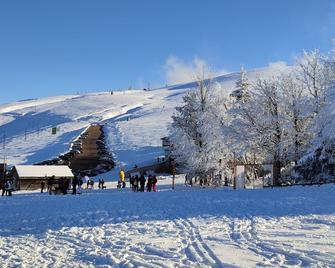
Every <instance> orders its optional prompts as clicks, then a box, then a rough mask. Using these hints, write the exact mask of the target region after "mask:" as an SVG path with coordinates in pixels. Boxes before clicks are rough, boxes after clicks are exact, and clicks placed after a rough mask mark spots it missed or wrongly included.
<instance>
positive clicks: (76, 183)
mask: <svg viewBox="0 0 335 268" xmlns="http://www.w3.org/2000/svg"><path fill="white" fill-rule="evenodd" d="M78 184H79V180H78V177H77V176H75V177H74V178H73V180H72V194H77V186H78Z"/></svg>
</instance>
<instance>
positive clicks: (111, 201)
mask: <svg viewBox="0 0 335 268" xmlns="http://www.w3.org/2000/svg"><path fill="white" fill-rule="evenodd" d="M178 182H179V183H180V184H179V185H178V186H177V188H176V190H174V191H172V190H170V183H171V181H170V180H169V178H167V179H166V180H165V181H160V182H159V185H160V186H159V187H158V189H159V191H158V192H156V193H132V192H131V191H130V190H129V189H122V190H119V189H115V188H114V189H107V190H93V191H85V192H84V193H83V194H82V195H77V196H72V195H67V196H49V195H47V194H40V193H36V192H35V193H21V194H17V193H16V194H14V196H12V197H11V198H9V197H8V198H5V197H3V198H2V200H1V202H0V209H1V211H2V217H1V220H0V266H1V267H141V266H142V267H260V266H264V267H301V266H302V267H335V203H334V194H335V186H334V185H323V186H321V187H318V186H313V187H290V188H277V189H270V188H269V189H260V190H231V189H201V188H190V187H184V186H182V178H180V179H179V181H178Z"/></svg>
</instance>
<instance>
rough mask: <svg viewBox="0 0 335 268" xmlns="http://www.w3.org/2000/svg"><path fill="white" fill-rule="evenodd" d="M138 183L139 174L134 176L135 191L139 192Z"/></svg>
mask: <svg viewBox="0 0 335 268" xmlns="http://www.w3.org/2000/svg"><path fill="white" fill-rule="evenodd" d="M138 184H139V178H138V175H135V176H134V177H133V191H134V192H138Z"/></svg>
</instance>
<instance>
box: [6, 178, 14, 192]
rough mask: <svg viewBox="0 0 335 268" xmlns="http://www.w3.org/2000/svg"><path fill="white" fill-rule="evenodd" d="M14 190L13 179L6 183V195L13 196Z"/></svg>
mask: <svg viewBox="0 0 335 268" xmlns="http://www.w3.org/2000/svg"><path fill="white" fill-rule="evenodd" d="M12 190H13V183H12V181H10V180H8V181H6V183H5V192H6V196H7V195H8V196H12Z"/></svg>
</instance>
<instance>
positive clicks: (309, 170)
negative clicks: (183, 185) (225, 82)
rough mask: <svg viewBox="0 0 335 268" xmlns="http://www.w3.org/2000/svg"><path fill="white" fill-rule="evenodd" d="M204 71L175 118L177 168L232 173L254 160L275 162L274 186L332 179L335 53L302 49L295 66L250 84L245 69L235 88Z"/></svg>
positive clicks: (172, 134) (172, 137)
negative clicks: (224, 85)
mask: <svg viewBox="0 0 335 268" xmlns="http://www.w3.org/2000/svg"><path fill="white" fill-rule="evenodd" d="M204 73H205V72H204ZM204 73H203V74H201V75H200V76H199V75H198V77H197V79H196V80H197V87H196V88H195V89H194V90H190V91H189V92H188V93H187V94H186V95H185V96H184V97H183V104H182V106H180V107H177V108H176V112H175V114H174V115H173V117H172V119H173V123H172V125H171V128H170V135H169V138H170V140H171V143H172V144H173V146H172V152H171V156H172V158H174V159H175V161H176V162H177V163H178V165H179V166H178V167H179V169H182V170H183V171H184V172H187V173H192V174H194V175H195V176H196V177H198V178H201V177H204V176H208V175H209V174H215V173H220V174H224V175H227V176H231V175H232V174H231V172H232V165H233V163H245V164H247V163H251V162H257V163H272V164H273V166H274V184H276V185H279V184H283V183H287V182H293V183H296V182H301V181H304V182H320V181H327V180H332V179H333V178H334V176H333V169H334V167H333V163H332V162H333V161H334V163H335V139H334V134H333V133H334V130H335V120H334V119H333V118H334V112H335V97H334V96H335V94H334V93H335V87H334V81H335V53H334V51H332V52H329V53H327V54H322V53H320V52H319V51H318V50H313V51H308V52H307V51H304V52H303V53H302V55H301V56H299V57H298V58H297V59H296V62H295V64H294V65H293V66H289V67H287V68H284V69H283V70H282V71H277V72H275V73H273V74H272V75H271V76H269V77H258V78H257V79H254V80H253V81H250V80H249V79H248V75H247V72H246V71H245V70H244V69H243V68H242V69H241V72H240V73H239V74H238V79H237V80H236V82H235V86H234V88H224V87H223V86H222V84H220V83H219V82H216V81H215V79H210V78H208V77H207V75H205V74H204ZM333 154H334V156H333ZM210 177H211V178H212V177H213V176H210Z"/></svg>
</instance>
